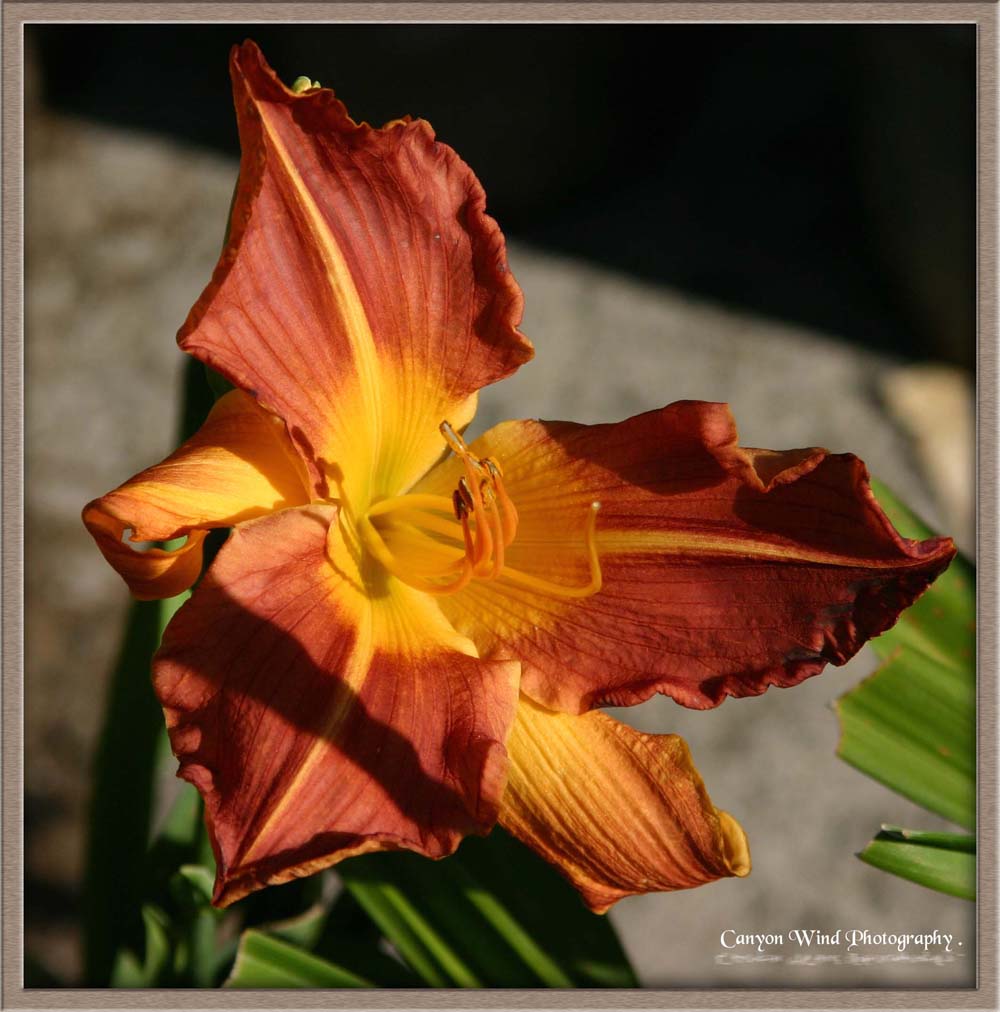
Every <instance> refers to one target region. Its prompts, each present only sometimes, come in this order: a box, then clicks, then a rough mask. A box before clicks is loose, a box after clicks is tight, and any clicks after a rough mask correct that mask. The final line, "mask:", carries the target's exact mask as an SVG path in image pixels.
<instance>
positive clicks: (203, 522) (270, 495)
mask: <svg viewBox="0 0 1000 1012" xmlns="http://www.w3.org/2000/svg"><path fill="white" fill-rule="evenodd" d="M308 501H309V493H308V491H307V487H306V482H305V473H304V471H303V469H302V465H301V462H300V461H299V458H298V455H297V453H296V451H295V448H294V447H293V446H292V444H291V443H290V442H289V440H288V437H287V436H286V435H285V429H284V426H283V425H282V423H281V422H280V421H279V420H278V419H277V418H275V417H274V416H273V415H270V414H268V412H266V411H264V410H263V409H262V408H261V407H259V406H258V405H257V403H256V402H255V401H254V399H253V398H252V397H250V396H249V395H247V394H245V393H243V392H242V391H240V390H233V391H230V392H229V393H227V394H226V395H225V396H224V397H221V398H220V399H219V400H218V402H217V403H216V404H215V406H214V407H213V408H212V410H211V412H210V413H209V415H208V418H207V419H206V420H205V423H204V425H202V427H201V429H199V430H198V432H197V433H196V434H195V435H194V436H193V437H192V438H191V439H189V440H188V441H187V442H186V443H184V444H183V445H182V446H181V447H180V448H179V449H177V450H176V451H175V452H174V453H172V454H171V455H170V456H169V457H167V459H166V460H164V461H162V462H161V463H159V464H156V465H154V466H153V467H150V468H147V469H146V470H145V471H143V472H141V473H140V474H137V475H136V476H135V477H134V478H130V479H129V480H128V481H127V482H125V484H124V485H120V486H119V487H118V488H116V489H115V490H114V491H113V492H109V493H108V494H107V495H105V496H102V497H101V498H100V499H95V500H94V501H93V502H91V503H88V504H87V506H86V507H85V508H84V510H83V522H84V523H85V524H86V525H87V529H88V530H89V531H90V533H91V534H92V535H93V536H94V539H95V540H96V541H97V544H98V547H99V548H100V549H101V552H102V553H103V554H104V557H105V558H106V559H107V560H108V562H110V563H111V565H112V566H114V568H115V569H116V570H117V571H118V573H119V574H120V575H121V576H122V578H123V579H124V580H125V582H126V583H127V584H128V586H129V589H130V590H131V591H132V593H133V594H134V595H135V596H136V597H138V598H140V599H142V600H149V599H152V598H161V597H172V596H173V595H174V594H179V593H180V592H181V591H182V590H186V589H187V588H188V587H190V586H191V584H192V583H194V581H195V580H196V579H197V578H198V574H199V573H200V572H201V559H202V555H201V548H202V542H203V541H204V538H205V533H204V532H205V530H206V529H208V528H213V527H230V526H232V525H233V524H236V523H239V522H241V521H243V520H249V519H251V518H252V517H258V516H262V515H263V514H265V513H270V512H271V511H273V510H279V509H285V508H286V507H289V506H299V505H302V504H304V503H307V502H308ZM126 530H130V531H131V535H130V537H129V541H131V542H143V541H167V540H170V539H171V538H177V537H180V536H183V535H188V539H187V541H186V543H185V544H184V545H182V546H181V547H180V548H178V549H176V550H174V551H164V550H163V549H159V548H152V549H149V550H148V551H137V550H136V549H135V548H131V547H129V545H128V543H126V542H125V541H123V540H122V538H123V536H124V534H125V531H126Z"/></svg>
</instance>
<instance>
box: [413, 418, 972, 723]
mask: <svg viewBox="0 0 1000 1012" xmlns="http://www.w3.org/2000/svg"><path fill="white" fill-rule="evenodd" d="M472 449H473V451H474V452H475V453H477V454H478V455H480V456H493V457H495V458H496V459H497V460H498V461H499V462H500V463H501V465H502V467H503V472H504V482H505V485H506V489H507V492H508V493H509V495H510V498H511V500H512V501H513V502H514V505H515V506H516V508H517V511H518V514H519V516H520V524H519V526H518V529H517V536H516V539H515V541H514V543H513V544H512V545H511V546H510V547H509V548H508V549H507V555H506V566H507V569H505V571H504V574H501V576H500V578H499V579H496V580H493V581H479V580H477V581H473V582H472V583H471V584H470V585H469V586H468V587H467V588H466V589H464V590H462V591H461V592H460V593H457V594H455V595H453V596H451V597H447V598H443V599H442V608H443V609H444V611H445V613H446V614H447V615H448V616H449V618H450V619H451V620H452V622H453V623H454V625H455V627H456V628H457V629H458V630H459V631H461V632H462V633H464V634H465V635H467V636H469V637H470V638H471V639H472V640H473V641H474V642H475V643H476V645H477V647H478V648H479V651H480V654H481V655H482V656H484V657H510V658H517V659H519V660H520V661H521V662H522V665H523V668H522V683H521V687H522V691H524V692H527V693H528V694H529V695H531V696H532V697H533V698H535V699H536V700H538V701H539V702H541V703H543V704H545V705H546V706H549V707H551V708H553V709H558V710H563V711H566V712H570V713H579V712H582V711H584V710H587V709H589V708H591V707H594V706H599V705H602V704H611V705H631V704H633V703H637V702H640V701H642V700H643V699H646V698H648V697H649V696H650V695H652V694H653V693H654V692H662V693H666V694H668V695H670V696H672V697H673V698H674V699H676V700H677V701H678V702H680V703H683V704H684V705H686V706H691V707H696V708H707V707H712V706H716V705H717V704H719V703H720V702H722V700H723V699H724V698H725V697H726V696H747V695H756V694H759V693H761V692H763V691H764V690H765V689H766V688H767V687H768V686H769V685H782V686H789V685H794V684H796V683H798V682H800V681H802V680H803V679H804V678H807V677H809V676H810V675H815V674H818V673H819V672H820V671H821V670H822V669H823V667H825V665H826V664H827V663H828V662H832V663H834V664H843V663H844V662H845V661H847V660H848V659H849V658H850V657H851V656H853V654H854V653H855V652H856V651H857V650H858V649H860V647H861V646H862V644H864V643H865V641H866V640H868V639H869V638H871V637H872V636H877V635H878V634H879V633H881V632H883V631H884V630H885V629H887V628H889V627H890V626H891V625H892V624H893V623H894V622H895V621H896V618H897V617H898V615H899V613H900V611H902V610H903V609H904V608H906V607H908V606H909V605H910V604H911V603H912V602H913V600H914V599H915V598H916V597H917V596H919V594H921V593H922V592H923V590H924V589H925V588H926V587H927V585H928V584H929V583H930V582H931V581H932V580H933V579H934V578H935V577H936V576H937V575H938V574H939V573H940V572H941V571H942V570H944V569H945V568H946V567H947V565H948V563H949V562H950V561H951V558H952V556H953V555H954V547H953V545H952V543H951V541H950V539H948V538H935V539H931V540H928V541H924V542H916V541H910V540H907V539H906V538H902V537H900V536H899V535H898V534H897V533H896V531H895V530H894V529H893V528H892V525H891V524H890V523H889V521H888V519H887V518H886V517H885V515H884V513H883V512H882V510H881V509H880V508H879V506H878V504H877V503H876V502H875V499H874V497H873V496H872V493H871V490H870V488H869V486H868V474H867V471H866V470H865V467H864V465H863V464H862V463H861V461H860V460H858V459H857V458H856V457H853V456H851V455H850V454H837V455H830V454H828V453H827V452H826V451H825V450H820V449H808V450H792V451H788V452H786V453H778V452H775V451H769V450H746V449H741V448H740V447H739V446H738V443H737V438H736V429H735V426H734V424H733V421H732V417H731V416H730V414H729V410H728V408H727V407H726V406H725V405H721V404H705V403H698V402H680V403H677V404H673V405H670V406H669V407H667V408H664V409H662V410H660V411H651V412H648V413H646V414H643V415H638V416H636V417H634V418H631V419H629V420H627V421H625V422H621V423H619V424H616V425H596V426H582V425H573V424H569V423H562V422H534V421H528V422H507V423H504V424H502V425H499V426H497V427H496V428H494V429H493V430H491V431H490V432H489V433H487V434H486V435H485V436H484V437H483V438H482V439H481V440H478V441H477V442H476V443H475V444H474V445H473V448H472ZM458 474H459V471H458V467H457V465H456V462H454V461H445V462H444V463H443V464H441V465H439V467H437V468H436V469H435V471H434V472H432V474H431V475H429V476H428V478H427V479H426V480H425V481H424V482H423V483H422V484H421V486H420V487H421V490H426V491H431V492H435V493H440V492H443V491H444V490H446V489H450V488H453V487H454V485H455V482H456V481H457V478H458ZM595 501H599V502H600V503H601V507H602V508H601V510H600V512H599V514H598V516H597V526H596V531H597V533H596V545H597V549H598V556H599V559H600V565H601V573H602V580H603V585H602V588H601V590H600V591H599V592H598V593H596V594H594V595H593V596H590V597H585V598H572V597H568V596H564V595H560V594H558V593H551V592H545V591H543V590H539V589H536V588H533V587H532V586H530V584H529V585H526V582H525V581H524V580H520V581H518V580H516V579H515V576H516V572H520V573H524V574H528V575H529V576H534V577H538V578H542V579H544V580H545V581H547V583H549V584H561V585H563V586H565V587H567V588H572V587H574V586H575V587H580V586H581V585H586V584H587V581H588V575H587V574H588V562H587V552H586V550H585V529H586V524H587V518H588V516H589V514H590V507H591V503H592V502H595ZM511 570H514V571H516V572H515V573H514V574H513V575H511Z"/></svg>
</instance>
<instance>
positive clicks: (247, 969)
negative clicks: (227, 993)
mask: <svg viewBox="0 0 1000 1012" xmlns="http://www.w3.org/2000/svg"><path fill="white" fill-rule="evenodd" d="M224 986H225V987H232V988H248V987H264V988H267V987H274V988H278V987H281V988H283V987H375V986H376V985H375V984H373V983H372V982H371V981H369V980H365V979H364V978H363V977H359V976H358V975H357V974H355V973H352V972H351V971H350V970H346V969H344V967H342V966H337V965H336V964H335V963H331V962H329V961H328V960H325V959H320V958H319V957H318V956H314V955H312V954H311V953H309V952H306V951H305V950H304V949H300V948H299V947H298V946H296V945H292V944H291V943H290V942H286V941H283V940H282V939H280V938H274V937H272V936H270V935H267V934H265V933H264V932H262V931H257V930H255V929H252V928H251V929H250V930H248V931H244V932H243V936H242V938H241V939H240V944H239V948H238V949H237V951H236V962H235V963H234V965H233V970H232V973H231V974H230V975H229V978H228V979H227V980H226V982H225V984H224Z"/></svg>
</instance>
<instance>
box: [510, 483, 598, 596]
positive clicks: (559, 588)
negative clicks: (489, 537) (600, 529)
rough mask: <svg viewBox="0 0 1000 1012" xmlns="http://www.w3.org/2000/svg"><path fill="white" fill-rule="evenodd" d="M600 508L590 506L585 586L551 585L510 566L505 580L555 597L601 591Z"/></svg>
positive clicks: (587, 594)
mask: <svg viewBox="0 0 1000 1012" xmlns="http://www.w3.org/2000/svg"><path fill="white" fill-rule="evenodd" d="M600 508H601V504H600V503H599V502H592V503H591V504H590V513H589V514H588V516H587V530H586V534H585V535H584V537H585V541H586V548H587V563H588V565H589V566H590V580H589V581H588V582H587V583H586V584H584V586H582V587H567V586H564V585H563V584H560V583H551V582H550V581H548V580H543V579H542V578H541V577H539V576H529V575H528V574H527V573H522V572H521V571H520V570H517V569H511V568H510V567H509V566H508V567H505V568H504V571H503V574H502V575H503V577H504V579H505V580H510V581H511V583H516V584H517V585H518V586H520V587H527V588H528V589H529V590H537V591H539V592H540V593H542V594H551V595H552V596H553V597H569V598H582V597H590V596H591V595H592V594H596V593H597V592H598V591H599V590H600V589H601V584H602V577H601V563H600V560H599V559H598V558H597V538H596V536H595V532H596V529H597V514H598V512H599V511H600Z"/></svg>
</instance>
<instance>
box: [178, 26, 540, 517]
mask: <svg viewBox="0 0 1000 1012" xmlns="http://www.w3.org/2000/svg"><path fill="white" fill-rule="evenodd" d="M230 71H231V75H232V80H233V92H234V98H235V103H236V114H237V120H238V123H239V130H240V142H241V145H242V149H243V157H242V162H241V165H240V179H239V186H238V189H237V193H236V198H235V203H234V207H233V212H232V224H231V231H230V235H229V239H228V242H227V244H226V247H225V250H224V251H223V253H222V257H221V259H220V260H219V264H218V266H217V268H216V270H215V274H214V276H213V278H212V282H211V284H210V285H209V286H208V288H207V289H206V290H205V292H204V293H203V295H202V296H201V298H199V300H198V302H197V303H196V304H195V306H194V308H193V309H192V311H191V314H190V316H189V317H188V320H187V322H186V323H185V324H184V326H183V327H182V329H181V331H180V333H179V334H178V340H179V341H180V344H181V347H182V348H184V349H185V350H186V351H189V352H191V353H192V354H193V355H195V356H196V357H197V358H199V359H201V360H202V361H205V362H207V363H209V364H210V365H211V366H212V367H213V368H215V369H217V370H219V371H220V372H221V373H222V374H223V375H225V376H226V377H228V378H229V379H230V380H232V382H233V383H235V384H236V385H237V386H239V387H242V388H243V389H245V390H250V391H253V392H254V393H255V394H256V396H257V397H258V399H259V400H260V402H261V403H262V404H264V405H266V406H267V407H268V408H270V409H271V410H272V411H274V412H275V413H276V414H278V415H279V416H280V417H281V418H283V419H284V420H285V422H286V423H287V424H288V426H289V431H290V433H291V434H292V438H293V439H294V440H295V441H296V444H297V446H298V447H299V448H300V449H301V450H302V451H303V455H304V456H305V457H306V458H307V459H309V460H311V461H312V462H313V478H314V481H315V485H316V490H317V492H318V495H319V497H320V498H325V497H327V492H328V491H329V490H328V488H327V481H328V480H329V479H330V476H331V475H332V476H333V480H334V481H337V480H339V479H338V475H340V474H342V475H343V476H344V478H343V481H344V482H345V483H346V486H347V496H348V498H349V499H350V500H351V501H352V502H354V503H355V505H356V507H357V508H359V509H363V508H364V507H365V506H366V505H367V503H368V502H371V501H372V500H373V499H374V498H376V497H378V496H383V495H392V494H395V493H397V492H399V491H401V490H403V489H404V488H405V487H407V486H408V485H409V484H411V483H412V482H413V481H415V480H416V479H417V478H418V477H419V476H420V475H421V474H422V473H423V472H424V471H425V470H426V469H427V468H428V467H430V465H431V464H432V463H433V462H434V460H435V459H436V458H437V457H438V456H439V455H440V453H441V450H442V445H441V439H440V436H439V434H438V431H437V426H438V424H439V423H440V421H441V420H442V419H444V418H449V419H451V420H452V422H453V423H454V424H456V425H463V424H465V423H466V422H468V420H469V419H470V418H471V416H472V413H473V411H474V407H475V393H476V391H477V390H478V389H479V388H480V387H482V386H484V385H485V384H487V383H492V382H494V381H495V380H498V379H500V378H502V377H503V376H506V375H508V374H509V373H511V372H512V371H513V370H514V369H516V368H517V367H518V366H519V365H521V364H522V363H523V362H525V361H527V360H528V359H529V358H530V357H531V355H532V349H531V344H530V342H528V341H527V339H526V338H525V337H524V336H523V335H521V334H520V333H518V331H517V329H516V328H517V324H518V323H519V321H520V317H521V308H522V297H521V292H520V289H519V288H518V286H517V284H516V282H515V281H514V279H513V277H512V276H511V274H510V272H509V270H508V268H507V262H506V254H505V246H504V240H503V236H502V235H501V233H500V230H499V228H498V227H497V225H496V222H494V221H493V219H492V218H490V217H488V216H487V215H486V213H485V196H484V194H483V190H482V187H481V186H480V185H479V182H478V181H477V180H476V178H475V176H474V175H473V173H472V171H471V170H470V169H469V167H468V166H467V165H465V163H464V162H462V161H461V160H460V159H459V158H458V156H457V155H456V154H455V152H454V151H452V150H451V148H449V147H447V146H446V145H444V144H442V143H440V142H439V141H437V140H435V137H434V133H433V131H432V130H431V128H430V126H429V125H428V124H427V123H426V122H424V121H422V120H414V121H410V120H409V119H408V118H407V119H405V120H395V121H393V122H392V123H389V124H387V125H386V126H385V127H383V128H382V129H378V130H376V129H373V128H372V127H370V126H368V125H367V124H365V123H362V124H358V123H355V122H354V121H353V120H352V119H351V118H350V116H348V114H347V110H346V109H345V108H344V106H343V104H342V103H341V102H340V101H339V100H337V99H336V98H335V97H334V94H333V92H332V91H330V90H329V89H325V88H324V89H318V90H311V91H308V92H306V93H304V94H294V93H293V92H291V91H290V90H289V89H288V88H286V87H285V86H284V85H283V84H282V83H281V82H280V81H279V80H278V78H277V77H276V76H275V74H274V72H273V71H272V70H271V68H270V67H269V66H268V65H267V63H266V62H265V61H264V57H263V56H262V54H261V52H260V50H259V49H258V48H257V47H256V46H255V45H254V44H253V43H252V42H246V43H244V44H243V45H242V46H240V47H237V48H235V49H234V50H233V52H232V56H231V60H230ZM330 494H331V495H334V496H336V495H338V494H339V491H338V490H333V491H331V492H330Z"/></svg>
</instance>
